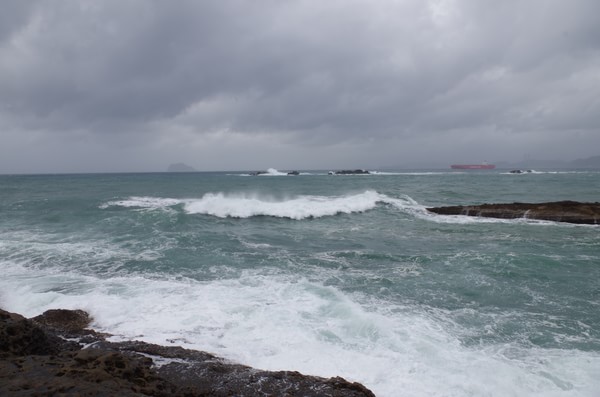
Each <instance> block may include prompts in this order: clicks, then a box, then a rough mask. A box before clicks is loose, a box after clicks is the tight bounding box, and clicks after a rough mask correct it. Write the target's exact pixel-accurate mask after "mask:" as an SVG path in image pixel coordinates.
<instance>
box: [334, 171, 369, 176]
mask: <svg viewBox="0 0 600 397" xmlns="http://www.w3.org/2000/svg"><path fill="white" fill-rule="evenodd" d="M329 174H330V175H365V174H370V172H369V171H367V170H341V171H331V172H329Z"/></svg>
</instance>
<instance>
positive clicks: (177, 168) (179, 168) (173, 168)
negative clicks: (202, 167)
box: [167, 163, 197, 172]
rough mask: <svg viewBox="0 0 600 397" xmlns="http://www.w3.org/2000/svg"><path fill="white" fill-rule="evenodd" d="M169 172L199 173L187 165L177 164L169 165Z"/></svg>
mask: <svg viewBox="0 0 600 397" xmlns="http://www.w3.org/2000/svg"><path fill="white" fill-rule="evenodd" d="M167 172H197V170H196V169H195V168H194V167H191V166H189V165H187V164H185V163H175V164H171V165H169V168H167Z"/></svg>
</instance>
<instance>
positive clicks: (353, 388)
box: [0, 309, 374, 397]
mask: <svg viewBox="0 0 600 397" xmlns="http://www.w3.org/2000/svg"><path fill="white" fill-rule="evenodd" d="M89 322H90V317H89V315H88V314H87V313H86V312H84V311H81V310H74V311H72V310H51V311H48V312H45V313H44V314H42V315H40V316H37V317H34V318H33V319H31V320H28V319H26V318H24V317H22V316H20V315H18V314H14V313H9V312H6V311H4V310H1V309H0V395H3V396H4V395H7V396H8V395H10V396H34V395H88V396H99V395H107V396H108V395H118V396H186V397H194V396H232V395H235V396H356V397H359V396H374V394H373V393H372V392H371V391H370V390H369V389H367V388H366V387H364V386H363V385H361V384H360V383H351V382H348V381H346V380H345V379H342V378H339V377H336V378H329V379H325V378H321V377H317V376H307V375H302V374H300V373H298V372H295V371H275V372H273V371H262V370H258V369H255V368H251V367H247V366H245V365H240V364H235V363H231V362H229V361H227V360H224V359H222V358H219V357H216V356H214V355H212V354H209V353H206V352H201V351H194V350H187V349H183V348H181V347H166V346H159V345H154V344H149V343H144V342H138V341H132V342H119V343H113V342H107V341H106V340H105V338H104V335H102V334H99V333H96V332H95V331H93V330H89V329H86V328H85V327H87V326H88V324H89ZM75 336H77V337H78V340H79V341H83V340H85V343H88V345H87V346H86V347H85V348H82V346H81V344H80V343H76V342H73V341H69V340H66V339H65V337H69V338H71V339H72V338H74V337H75Z"/></svg>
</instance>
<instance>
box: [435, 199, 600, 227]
mask: <svg viewBox="0 0 600 397" xmlns="http://www.w3.org/2000/svg"><path fill="white" fill-rule="evenodd" d="M427 210H428V211H430V212H434V213H436V214H440V215H468V216H480V217H488V218H500V219H516V218H527V219H539V220H546V221H554V222H567V223H576V224H589V225H597V224H600V203H597V202H596V203H580V202H577V201H556V202H548V203H538V204H531V203H512V204H482V205H457V206H449V207H433V208H427Z"/></svg>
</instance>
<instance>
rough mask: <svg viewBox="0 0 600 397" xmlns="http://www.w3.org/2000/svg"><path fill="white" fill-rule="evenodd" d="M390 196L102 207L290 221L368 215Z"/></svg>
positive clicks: (153, 201) (134, 201)
mask: <svg viewBox="0 0 600 397" xmlns="http://www.w3.org/2000/svg"><path fill="white" fill-rule="evenodd" d="M386 200H387V197H386V196H384V195H380V194H379V193H377V192H375V191H370V190H368V191H365V192H363V193H358V194H352V195H346V196H338V197H326V196H308V195H307V196H297V197H294V198H289V199H275V198H272V197H266V196H261V195H259V194H255V195H252V194H242V193H240V194H224V193H207V194H205V195H204V196H202V198H200V199H172V198H158V197H130V198H128V199H125V200H115V201H110V202H108V203H106V204H103V205H102V206H101V208H103V209H106V208H109V207H111V206H120V207H127V208H144V209H163V210H164V209H168V208H170V207H173V206H176V205H180V204H183V207H184V209H185V211H186V212H187V213H188V214H204V215H213V216H217V217H220V218H226V217H233V218H249V217H253V216H272V217H278V218H289V219H296V220H300V219H306V218H320V217H323V216H332V215H336V214H341V213H344V214H350V213H355V212H364V211H368V210H371V209H373V208H375V207H376V206H377V203H378V202H385V201H386Z"/></svg>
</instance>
